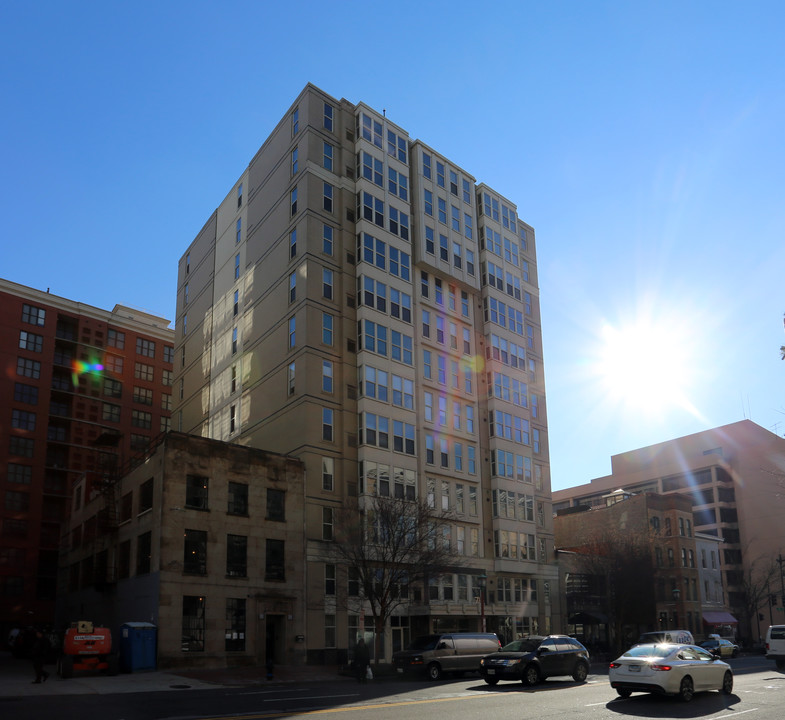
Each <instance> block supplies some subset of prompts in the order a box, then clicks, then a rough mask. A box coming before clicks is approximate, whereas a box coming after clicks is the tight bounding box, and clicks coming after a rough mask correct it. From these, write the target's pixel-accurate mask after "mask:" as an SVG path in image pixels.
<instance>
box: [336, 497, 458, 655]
mask: <svg viewBox="0 0 785 720" xmlns="http://www.w3.org/2000/svg"><path fill="white" fill-rule="evenodd" d="M450 520H451V516H450V515H449V514H448V513H446V512H440V511H436V510H435V509H434V508H432V507H430V506H429V505H428V503H427V502H425V501H424V500H406V499H404V498H390V497H375V498H373V499H371V500H370V501H369V502H368V503H367V504H366V505H365V506H364V507H362V508H357V507H354V508H351V507H345V508H343V509H341V510H340V511H339V513H338V514H337V516H336V518H335V542H333V543H332V550H333V553H334V555H335V556H336V560H337V561H338V562H340V563H341V564H343V565H346V566H348V568H349V572H350V573H352V575H353V576H354V578H355V579H356V581H357V583H358V585H359V590H360V594H361V599H364V600H365V601H367V602H368V604H369V605H370V609H371V613H372V615H373V618H374V629H375V638H376V653H375V656H376V661H377V662H378V661H379V656H380V654H381V646H380V643H381V638H382V636H383V633H384V628H385V626H386V623H387V620H388V619H389V618H390V616H391V615H392V614H393V612H394V611H395V609H396V608H398V607H399V606H400V605H403V604H406V603H408V602H409V594H410V592H411V589H412V588H414V587H415V586H427V584H428V581H429V579H431V578H437V577H439V576H441V575H443V574H445V573H446V572H447V571H452V570H453V569H454V568H456V567H459V566H460V564H461V563H460V558H459V557H458V556H457V555H456V554H455V553H454V552H453V550H452V547H451V544H450V539H449V534H447V535H446V536H445V534H444V533H443V531H444V530H445V529H447V528H449V522H450Z"/></svg>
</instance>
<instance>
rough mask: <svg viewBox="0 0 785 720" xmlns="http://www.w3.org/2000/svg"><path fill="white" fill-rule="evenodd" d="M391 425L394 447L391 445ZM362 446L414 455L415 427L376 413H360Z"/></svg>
mask: <svg viewBox="0 0 785 720" xmlns="http://www.w3.org/2000/svg"><path fill="white" fill-rule="evenodd" d="M391 425H392V445H390V426H391ZM360 444H361V445H372V446H374V447H379V448H384V449H390V448H391V449H392V450H394V451H395V452H402V453H406V454H407V455H414V454H415V447H414V425H411V424H410V423H405V422H403V421H401V420H395V419H394V418H393V420H392V422H391V421H390V418H388V417H385V416H384V415H377V414H376V413H369V412H363V413H360Z"/></svg>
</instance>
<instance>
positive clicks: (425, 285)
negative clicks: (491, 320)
mask: <svg viewBox="0 0 785 720" xmlns="http://www.w3.org/2000/svg"><path fill="white" fill-rule="evenodd" d="M420 295H421V296H422V297H424V298H430V297H431V295H433V299H434V301H435V302H436V304H437V305H439V306H441V307H444V306H445V303H444V287H443V283H442V280H441V278H438V277H434V278H433V293H431V278H430V276H429V275H428V273H427V272H425V271H424V270H421V271H420ZM460 304H461V315H463V317H465V318H468V317H469V294H468V293H467V292H466V291H464V290H462V291H461V301H460ZM447 309H448V310H449V311H450V312H451V313H457V312H458V291H457V289H456V288H455V286H454V285H448V286H447Z"/></svg>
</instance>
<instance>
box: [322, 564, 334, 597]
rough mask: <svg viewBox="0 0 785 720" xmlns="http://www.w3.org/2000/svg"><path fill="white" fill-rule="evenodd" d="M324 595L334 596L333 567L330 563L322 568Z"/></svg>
mask: <svg viewBox="0 0 785 720" xmlns="http://www.w3.org/2000/svg"><path fill="white" fill-rule="evenodd" d="M324 594H325V595H335V565H333V564H332V563H326V564H325V566H324Z"/></svg>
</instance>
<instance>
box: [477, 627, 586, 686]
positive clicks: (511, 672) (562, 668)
mask: <svg viewBox="0 0 785 720" xmlns="http://www.w3.org/2000/svg"><path fill="white" fill-rule="evenodd" d="M589 663H590V660H589V651H588V650H587V649H586V648H585V647H583V645H581V644H580V643H579V642H578V641H577V640H576V639H575V638H572V637H568V636H567V635H548V636H547V637H542V636H540V635H530V636H529V637H525V638H521V639H520V640H513V641H512V642H511V643H509V644H507V645H505V646H504V647H503V648H502V649H501V650H499V652H496V653H492V654H491V655H486V656H485V657H484V658H483V659H482V660H480V675H482V677H483V679H484V680H485V682H487V683H488V684H489V685H495V684H496V683H497V682H499V680H520V681H521V682H522V683H523V684H524V685H536V684H537V683H538V682H540V681H541V680H544V679H545V678H547V677H551V676H553V675H571V676H572V679H573V680H575V682H584V681H585V680H586V676H587V675H588V674H589V667H590V665H589Z"/></svg>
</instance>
